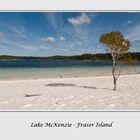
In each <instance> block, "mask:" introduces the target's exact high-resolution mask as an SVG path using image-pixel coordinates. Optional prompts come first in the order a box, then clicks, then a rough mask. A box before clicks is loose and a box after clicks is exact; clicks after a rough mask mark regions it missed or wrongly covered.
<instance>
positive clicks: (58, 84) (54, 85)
mask: <svg viewBox="0 0 140 140" xmlns="http://www.w3.org/2000/svg"><path fill="white" fill-rule="evenodd" d="M45 86H50V87H79V88H87V89H107V90H112V89H109V88H97V87H92V86H78V85H76V84H70V83H66V84H65V83H50V84H47V85H45Z"/></svg>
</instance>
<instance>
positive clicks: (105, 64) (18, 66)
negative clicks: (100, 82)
mask: <svg viewBox="0 0 140 140" xmlns="http://www.w3.org/2000/svg"><path fill="white" fill-rule="evenodd" d="M133 73H135V74H136V73H140V62H138V63H137V64H135V65H131V66H125V67H123V68H122V74H133ZM106 75H111V62H109V61H0V80H8V79H37V78H55V77H80V76H106Z"/></svg>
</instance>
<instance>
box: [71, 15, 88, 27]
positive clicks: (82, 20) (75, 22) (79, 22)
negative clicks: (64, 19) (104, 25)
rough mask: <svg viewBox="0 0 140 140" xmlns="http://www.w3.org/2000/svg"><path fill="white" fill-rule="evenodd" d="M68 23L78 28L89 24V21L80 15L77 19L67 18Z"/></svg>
mask: <svg viewBox="0 0 140 140" xmlns="http://www.w3.org/2000/svg"><path fill="white" fill-rule="evenodd" d="M68 21H69V22H70V23H71V24H72V25H73V26H79V25H82V24H90V23H91V19H90V18H89V17H88V16H87V15H86V14H85V13H82V14H81V16H78V17H75V18H74V17H72V18H68Z"/></svg>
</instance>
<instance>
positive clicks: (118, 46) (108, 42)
mask: <svg viewBox="0 0 140 140" xmlns="http://www.w3.org/2000/svg"><path fill="white" fill-rule="evenodd" d="M100 42H101V43H102V44H104V45H105V47H106V51H107V52H109V53H110V54H111V57H112V75H113V83H114V90H116V82H117V79H118V78H119V76H120V72H121V65H122V59H121V58H122V57H123V56H124V54H126V53H127V51H128V50H129V49H130V47H131V43H130V41H129V40H128V39H125V38H124V36H123V34H122V33H121V32H110V33H106V34H102V35H101V37H100Z"/></svg>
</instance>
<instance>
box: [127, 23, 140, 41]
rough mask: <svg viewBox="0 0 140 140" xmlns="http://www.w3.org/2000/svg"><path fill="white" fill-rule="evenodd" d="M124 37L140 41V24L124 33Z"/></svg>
mask: <svg viewBox="0 0 140 140" xmlns="http://www.w3.org/2000/svg"><path fill="white" fill-rule="evenodd" d="M126 38H127V39H129V40H130V41H140V24H139V25H137V26H135V27H133V28H132V29H131V30H130V31H129V33H128V34H127V35H126Z"/></svg>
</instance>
